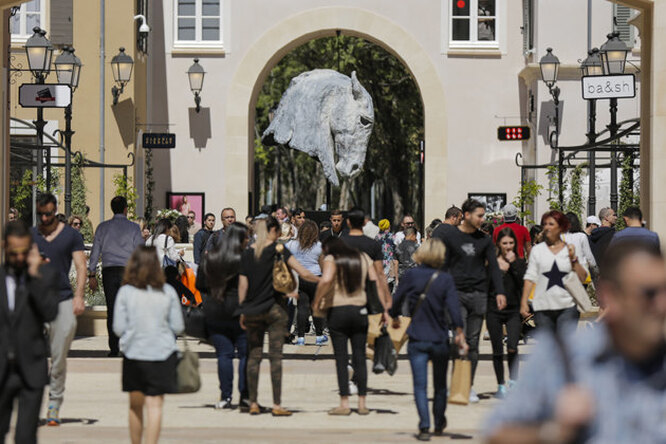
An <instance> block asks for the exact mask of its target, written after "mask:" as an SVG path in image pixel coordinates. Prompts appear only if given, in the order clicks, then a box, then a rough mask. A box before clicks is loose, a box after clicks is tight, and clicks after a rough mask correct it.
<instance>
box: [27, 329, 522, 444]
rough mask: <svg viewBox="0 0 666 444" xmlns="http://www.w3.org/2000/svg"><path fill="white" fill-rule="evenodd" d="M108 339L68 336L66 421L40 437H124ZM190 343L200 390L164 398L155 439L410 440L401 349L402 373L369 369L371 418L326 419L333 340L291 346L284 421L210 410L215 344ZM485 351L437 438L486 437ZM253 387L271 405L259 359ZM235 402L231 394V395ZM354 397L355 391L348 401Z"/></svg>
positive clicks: (122, 405) (489, 373)
mask: <svg viewBox="0 0 666 444" xmlns="http://www.w3.org/2000/svg"><path fill="white" fill-rule="evenodd" d="M307 340H308V341H309V342H311V343H314V337H307ZM106 343H107V338H106V337H100V336H98V337H86V338H77V339H76V340H75V341H74V344H73V346H72V350H71V353H70V358H69V359H68V378H67V386H66V392H65V403H64V405H63V407H62V409H61V418H62V420H63V424H62V425H61V426H60V427H46V426H43V427H41V428H40V431H39V438H40V441H41V442H45V443H96V444H106V443H121V442H128V440H129V434H128V431H127V405H128V400H127V394H126V393H123V392H122V391H121V385H120V378H121V360H120V359H118V358H107V357H106ZM189 343H190V344H191V346H194V349H195V350H197V351H199V352H200V356H201V375H202V384H203V385H202V389H201V390H200V391H199V392H198V393H194V394H187V395H168V396H167V397H166V401H165V408H164V419H163V427H162V436H161V442H164V443H189V442H197V443H209V442H210V443H213V442H215V443H218V442H223V443H227V442H228V443H231V442H234V443H236V442H266V443H269V442H271V443H312V442H316V443H317V444H321V443H342V442H354V443H374V442H384V443H385V442H389V443H390V442H411V441H414V433H415V432H416V428H417V422H418V416H417V414H416V408H415V405H414V402H413V396H412V393H413V392H412V382H411V372H410V369H409V361H407V360H406V359H404V358H405V357H404V356H401V360H400V361H399V365H398V371H397V372H396V374H395V375H393V376H392V377H391V376H388V375H385V374H382V375H374V374H372V373H370V375H369V381H368V385H369V394H368V407H369V408H370V409H371V414H370V415H369V416H365V417H364V416H359V415H357V414H356V413H353V414H352V415H351V416H349V417H331V416H329V415H327V414H326V412H327V411H328V409H330V408H331V407H334V406H335V405H336V403H337V401H338V397H337V382H336V376H335V364H334V360H333V350H332V348H331V346H330V345H327V346H324V347H321V349H319V347H317V346H314V345H306V346H305V347H296V346H291V345H288V346H286V347H285V357H286V359H285V361H284V363H283V368H284V376H283V390H282V392H283V405H284V406H285V407H287V408H289V409H293V410H294V411H295V413H294V415H293V416H292V417H290V418H273V417H272V416H271V415H270V414H262V415H260V416H249V415H247V414H241V413H240V412H239V411H238V410H231V411H230V410H224V411H221V410H214V409H213V403H214V402H215V401H217V400H218V397H219V389H218V381H217V369H216V360H215V359H214V356H213V353H212V347H210V346H207V345H205V344H196V342H194V341H190V342H189ZM405 348H406V347H405ZM525 350H526V348H523V351H525ZM403 351H404V350H403ZM317 352H318V354H317V356H316V357H315V353H317ZM481 354H482V359H481V361H480V363H479V368H478V373H477V378H476V382H475V387H476V389H477V391H478V392H479V393H480V394H481V396H482V400H481V402H480V403H479V404H476V405H469V406H457V405H449V406H448V408H447V418H448V423H449V427H448V428H447V435H446V436H445V437H444V438H433V441H434V442H436V441H448V440H455V441H461V442H469V443H475V442H482V441H481V435H480V430H481V427H482V423H483V420H484V418H485V417H486V416H487V415H488V413H489V412H490V411H491V409H492V408H494V407H495V406H496V405H497V403H498V401H497V400H495V399H493V398H492V396H491V395H492V393H493V392H494V391H495V389H496V385H495V377H494V374H493V370H492V362H491V360H490V343H489V342H488V341H483V343H482V345H481ZM430 387H431V385H430ZM259 391H260V396H259V402H260V403H261V404H262V405H266V406H270V405H271V388H270V378H269V367H268V362H267V360H264V362H263V363H262V368H261V378H260V382H259ZM237 399H238V394H237V393H235V394H234V401H237ZM355 402H356V400H355V399H354V398H352V403H355ZM44 410H45V408H43V411H42V415H44V414H45V411H44Z"/></svg>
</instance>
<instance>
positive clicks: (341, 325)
mask: <svg viewBox="0 0 666 444" xmlns="http://www.w3.org/2000/svg"><path fill="white" fill-rule="evenodd" d="M361 311H364V312H365V311H366V310H365V307H358V306H355V305H345V306H342V307H333V308H331V309H330V310H329V312H328V329H329V331H330V333H331V342H332V343H333V352H334V353H335V368H336V371H337V374H338V388H339V389H340V396H349V371H348V370H347V365H348V363H349V352H348V351H347V341H348V340H349V341H351V348H352V368H353V369H354V380H355V382H356V385H357V386H358V394H359V396H365V395H366V394H367V392H368V369H367V367H366V363H365V344H366V340H367V336H368V315H367V314H361Z"/></svg>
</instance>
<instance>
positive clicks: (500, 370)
mask: <svg viewBox="0 0 666 444" xmlns="http://www.w3.org/2000/svg"><path fill="white" fill-rule="evenodd" d="M503 325H506V335H507V341H506V350H507V356H508V360H509V378H510V379H512V380H514V381H515V380H516V379H518V359H516V358H517V357H518V341H519V340H520V332H521V329H522V323H521V321H520V313H518V312H517V311H508V312H507V311H504V310H503V311H496V310H488V313H486V326H487V327H488V334H489V335H490V343H491V344H492V346H493V368H494V369H495V377H496V378H497V383H498V384H504V383H505V382H506V381H505V380H504V343H503V342H504V332H503V331H502V326H503Z"/></svg>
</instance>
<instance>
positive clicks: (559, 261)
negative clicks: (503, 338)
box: [520, 210, 587, 331]
mask: <svg viewBox="0 0 666 444" xmlns="http://www.w3.org/2000/svg"><path fill="white" fill-rule="evenodd" d="M541 225H542V226H543V238H544V242H542V243H540V244H537V245H535V246H534V248H532V251H531V252H530V261H529V264H528V265H527V271H526V272H525V278H524V285H523V297H522V300H521V304H520V314H521V315H522V316H523V317H524V318H527V317H529V315H530V311H529V306H528V303H527V301H528V298H529V295H530V293H531V292H532V289H534V299H533V300H532V307H533V308H534V317H535V321H536V324H537V328H547V329H550V330H552V331H556V330H559V329H560V328H561V327H562V326H563V325H565V324H567V323H573V322H575V321H578V319H579V317H580V314H579V313H578V309H577V308H576V303H575V301H574V299H573V297H572V296H571V294H569V292H568V291H567V289H566V288H565V287H564V282H563V279H564V277H565V276H566V275H567V274H569V273H571V272H572V271H573V272H574V273H575V274H576V276H577V277H578V279H579V280H580V281H581V282H585V279H586V278H587V270H585V268H584V267H583V266H582V265H581V264H580V262H579V260H578V256H577V255H576V249H575V247H574V246H573V245H568V246H567V244H565V243H564V241H563V240H562V233H565V232H566V231H567V230H568V229H569V220H568V219H567V217H566V216H565V215H564V214H562V213H561V212H560V211H556V210H552V211H549V212H547V213H545V214H544V215H543V217H542V218H541Z"/></svg>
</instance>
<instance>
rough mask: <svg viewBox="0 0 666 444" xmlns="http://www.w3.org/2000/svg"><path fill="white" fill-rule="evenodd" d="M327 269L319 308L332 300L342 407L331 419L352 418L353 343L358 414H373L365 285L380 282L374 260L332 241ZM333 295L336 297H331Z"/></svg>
mask: <svg viewBox="0 0 666 444" xmlns="http://www.w3.org/2000/svg"><path fill="white" fill-rule="evenodd" d="M324 254H325V257H324V269H323V274H322V277H321V281H320V282H319V285H318V286H317V293H316V296H315V303H314V306H315V307H320V306H321V301H322V298H324V297H332V299H331V301H330V304H329V305H330V307H331V308H330V309H329V310H328V316H327V322H328V329H329V331H330V333H331V341H332V343H333V352H334V354H335V367H336V371H337V375H338V388H339V390H340V405H339V406H338V407H336V408H334V409H332V410H329V412H328V414H329V415H336V416H339V415H345V416H346V415H350V414H351V409H350V408H349V395H350V392H349V371H348V369H347V365H348V362H349V353H348V351H347V346H348V343H349V342H351V349H352V368H353V369H354V379H355V382H356V385H357V386H358V414H359V415H367V414H369V413H370V411H369V410H368V408H367V407H366V395H367V390H368V371H367V367H366V363H365V346H366V340H367V335H368V310H367V308H366V305H367V301H368V299H367V296H366V292H365V283H366V280H367V279H370V280H371V281H376V280H377V274H376V273H375V268H374V267H373V264H372V260H371V259H370V257H368V255H367V254H365V253H359V251H358V250H356V249H353V248H350V247H349V246H347V244H345V242H344V241H342V240H340V239H337V238H329V239H328V240H327V241H326V242H325V244H324ZM331 292H332V294H331Z"/></svg>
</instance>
